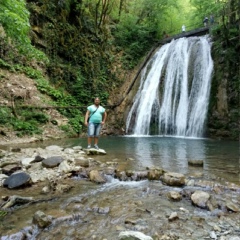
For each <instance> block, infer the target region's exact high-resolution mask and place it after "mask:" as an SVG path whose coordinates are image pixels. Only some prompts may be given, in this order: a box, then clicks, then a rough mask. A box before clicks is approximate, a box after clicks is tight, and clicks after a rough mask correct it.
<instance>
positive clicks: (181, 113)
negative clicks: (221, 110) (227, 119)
mask: <svg viewBox="0 0 240 240" xmlns="http://www.w3.org/2000/svg"><path fill="white" fill-rule="evenodd" d="M212 71H213V61H212V58H211V43H210V41H209V37H208V36H204V37H190V38H180V39H178V40H172V42H171V43H168V44H165V45H164V46H162V47H161V48H159V49H158V50H157V51H156V53H155V54H154V56H153V57H152V58H151V59H150V60H149V62H148V63H147V64H146V66H145V68H144V69H143V70H142V73H141V82H140V86H139V89H138V92H137V94H136V96H135V98H134V101H133V105H132V107H131V109H130V111H129V114H128V117H127V126H126V130H127V133H128V134H134V135H149V134H157V135H177V136H191V137H201V136H202V135H203V130H204V123H205V120H206V115H207V109H208V102H209V94H210V87H211V74H212Z"/></svg>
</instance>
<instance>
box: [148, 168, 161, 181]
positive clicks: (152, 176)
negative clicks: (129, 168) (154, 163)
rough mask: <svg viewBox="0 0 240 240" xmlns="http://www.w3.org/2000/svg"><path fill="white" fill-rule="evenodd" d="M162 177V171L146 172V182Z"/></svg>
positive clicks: (152, 170) (151, 170)
mask: <svg viewBox="0 0 240 240" xmlns="http://www.w3.org/2000/svg"><path fill="white" fill-rule="evenodd" d="M162 175H163V170H162V169H150V170H149V171H148V176H147V177H148V180H159V179H160V176H162Z"/></svg>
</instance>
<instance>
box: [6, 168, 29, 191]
mask: <svg viewBox="0 0 240 240" xmlns="http://www.w3.org/2000/svg"><path fill="white" fill-rule="evenodd" d="M30 180H31V177H30V175H29V174H27V173H25V172H19V173H14V174H12V175H11V176H10V177H8V178H7V179H6V180H5V181H4V182H3V186H4V187H7V188H10V189H13V188H18V187H21V186H23V185H25V184H27V183H29V181H30Z"/></svg>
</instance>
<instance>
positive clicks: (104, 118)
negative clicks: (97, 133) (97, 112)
mask: <svg viewBox="0 0 240 240" xmlns="http://www.w3.org/2000/svg"><path fill="white" fill-rule="evenodd" d="M106 119H107V113H106V111H105V112H104V113H103V120H102V124H104V123H105V122H106Z"/></svg>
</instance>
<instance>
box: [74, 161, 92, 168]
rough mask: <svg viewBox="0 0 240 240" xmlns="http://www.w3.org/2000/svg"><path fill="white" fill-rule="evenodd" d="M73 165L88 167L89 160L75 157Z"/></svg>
mask: <svg viewBox="0 0 240 240" xmlns="http://www.w3.org/2000/svg"><path fill="white" fill-rule="evenodd" d="M75 165H76V166H81V167H86V168H87V167H89V160H88V159H75Z"/></svg>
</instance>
